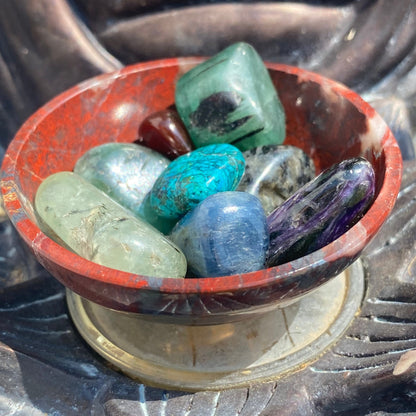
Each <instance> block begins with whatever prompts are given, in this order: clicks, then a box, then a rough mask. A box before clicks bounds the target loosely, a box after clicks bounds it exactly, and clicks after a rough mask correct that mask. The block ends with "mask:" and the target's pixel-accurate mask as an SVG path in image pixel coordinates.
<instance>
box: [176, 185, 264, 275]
mask: <svg viewBox="0 0 416 416" xmlns="http://www.w3.org/2000/svg"><path fill="white" fill-rule="evenodd" d="M170 238H171V239H172V241H173V242H175V243H176V244H177V245H178V246H179V247H180V248H181V249H182V251H183V252H184V254H185V256H186V258H187V260H188V271H189V274H190V276H196V277H209V276H225V275H230V274H237V273H247V272H252V271H255V270H259V269H261V268H263V267H264V261H265V258H266V251H267V248H268V243H269V234H268V230H267V224H266V215H265V213H264V210H263V208H262V206H261V203H260V201H259V200H258V198H257V197H255V196H254V195H250V194H248V193H246V192H220V193H217V194H215V195H211V196H209V197H208V198H206V199H205V200H204V201H202V202H201V203H200V204H199V205H198V206H197V207H196V208H194V209H193V210H192V211H190V212H189V213H188V214H187V215H185V217H183V218H182V219H181V220H180V221H179V222H178V224H177V225H176V226H175V228H174V229H173V231H172V233H171V235H170Z"/></svg>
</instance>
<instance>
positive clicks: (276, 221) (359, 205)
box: [267, 158, 375, 267]
mask: <svg viewBox="0 0 416 416" xmlns="http://www.w3.org/2000/svg"><path fill="white" fill-rule="evenodd" d="M374 188H375V176H374V171H373V168H372V166H371V164H370V163H369V162H368V161H367V160H366V159H364V158H353V159H348V160H345V161H342V162H340V163H338V164H335V165H334V166H332V167H331V168H329V169H327V170H326V171H324V172H322V173H321V174H320V175H319V176H317V177H316V178H315V179H314V180H312V181H311V182H309V183H308V184H306V185H305V186H304V187H302V188H301V189H299V190H298V191H297V192H296V193H295V194H293V195H292V197H290V198H289V199H288V200H286V202H284V203H283V204H282V205H281V206H280V207H278V208H277V209H275V210H274V211H273V212H272V213H271V214H270V215H269V216H268V217H267V224H268V227H269V232H270V248H269V253H268V258H267V265H268V266H269V267H270V266H276V265H278V264H282V263H286V262H289V261H291V260H294V259H296V258H299V257H302V256H304V255H306V254H309V253H312V252H313V251H315V250H318V249H319V248H321V247H323V246H325V245H327V244H328V243H330V242H331V241H333V240H335V239H336V238H338V237H339V236H340V235H341V234H343V233H344V232H345V231H347V230H348V229H349V228H350V227H351V226H352V225H353V224H354V223H355V222H356V221H358V219H359V218H360V217H361V216H362V214H363V213H364V212H365V210H366V209H367V208H368V206H369V204H370V203H371V201H372V199H373V197H374Z"/></svg>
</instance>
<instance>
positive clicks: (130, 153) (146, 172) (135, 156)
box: [74, 143, 170, 215]
mask: <svg viewBox="0 0 416 416" xmlns="http://www.w3.org/2000/svg"><path fill="white" fill-rule="evenodd" d="M169 163H170V162H169V160H168V159H167V158H166V157H164V156H162V155H161V154H159V153H157V152H155V151H153V150H151V149H149V148H147V147H144V146H140V145H137V144H133V143H106V144H103V145H100V146H96V147H93V148H92V149H90V150H89V151H87V152H86V153H85V154H84V155H83V156H82V157H81V158H80V159H78V161H77V163H76V165H75V167H74V172H75V173H77V174H78V175H80V176H82V177H83V178H84V179H85V180H87V181H88V182H90V183H92V184H93V185H94V186H96V187H97V188H98V189H101V190H102V191H104V192H105V193H106V194H107V195H109V196H110V197H111V198H113V199H114V200H115V201H117V202H118V203H119V204H121V205H123V206H124V207H126V208H128V209H129V210H130V211H132V212H133V213H134V214H135V215H140V206H141V204H142V202H143V200H144V198H145V196H146V194H147V193H148V192H149V191H150V190H151V189H152V186H153V184H154V183H155V181H156V179H157V178H158V177H159V175H160V174H161V173H162V172H163V171H164V170H165V168H166V167H167V166H168V165H169Z"/></svg>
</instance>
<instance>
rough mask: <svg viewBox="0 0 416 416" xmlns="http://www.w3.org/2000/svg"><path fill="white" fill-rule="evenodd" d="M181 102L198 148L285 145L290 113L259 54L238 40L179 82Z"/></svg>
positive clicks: (181, 112) (179, 105) (180, 108)
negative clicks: (227, 144) (287, 119)
mask: <svg viewBox="0 0 416 416" xmlns="http://www.w3.org/2000/svg"><path fill="white" fill-rule="evenodd" d="M175 103H176V108H177V110H178V113H179V115H180V116H181V118H182V120H183V121H184V124H185V126H186V128H187V130H188V132H189V134H190V136H191V139H192V140H193V142H194V144H195V146H196V147H201V146H204V145H207V144H211V143H231V144H233V145H235V146H236V147H238V148H239V149H240V150H247V149H250V148H252V147H256V146H262V145H267V144H281V143H282V142H283V140H284V138H285V114H284V109H283V106H282V104H281V102H280V100H279V98H278V95H277V92H276V89H275V87H274V85H273V82H272V80H271V78H270V75H269V73H268V71H267V68H266V67H265V65H264V64H263V61H262V60H261V58H260V56H259V55H258V53H257V52H256V51H255V50H254V48H253V47H252V46H250V45H248V44H246V43H242V42H241V43H236V44H233V45H231V46H229V47H228V48H226V49H224V50H223V51H221V52H219V53H218V54H217V55H215V56H213V57H212V58H210V59H208V60H207V61H205V62H203V63H201V64H199V65H198V66H196V67H195V68H193V69H191V70H190V71H189V72H187V73H186V74H184V75H183V76H182V77H181V78H180V79H179V80H178V82H177V85H176V91H175Z"/></svg>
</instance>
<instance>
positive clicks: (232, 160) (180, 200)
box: [150, 143, 245, 219]
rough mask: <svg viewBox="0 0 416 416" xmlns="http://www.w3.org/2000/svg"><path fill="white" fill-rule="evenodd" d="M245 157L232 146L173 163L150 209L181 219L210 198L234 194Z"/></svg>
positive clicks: (213, 148)
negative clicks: (223, 193) (210, 196)
mask: <svg viewBox="0 0 416 416" xmlns="http://www.w3.org/2000/svg"><path fill="white" fill-rule="evenodd" d="M244 166H245V162H244V157H243V154H242V153H241V152H240V151H239V150H238V149H237V148H236V147H234V146H232V145H230V144H225V143H224V144H213V145H209V146H204V147H201V148H199V149H196V150H194V151H192V152H190V153H187V154H185V155H182V156H180V157H178V158H177V159H175V160H174V161H172V162H171V163H170V165H169V166H168V167H167V168H166V169H165V171H164V172H163V173H162V174H161V175H160V176H159V178H158V179H157V180H156V182H155V184H154V186H153V189H152V190H151V192H150V206H151V208H152V209H153V210H154V211H155V212H156V213H157V215H160V216H162V217H164V218H170V219H179V218H180V217H182V216H183V215H185V214H186V213H187V212H188V211H189V210H190V209H192V208H194V207H195V206H196V205H197V204H198V203H199V202H201V201H203V200H204V199H205V198H206V197H208V196H209V195H212V194H215V193H217V192H224V191H233V190H235V188H236V187H237V185H238V183H239V182H240V179H241V176H242V174H243V173H244Z"/></svg>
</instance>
